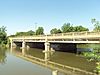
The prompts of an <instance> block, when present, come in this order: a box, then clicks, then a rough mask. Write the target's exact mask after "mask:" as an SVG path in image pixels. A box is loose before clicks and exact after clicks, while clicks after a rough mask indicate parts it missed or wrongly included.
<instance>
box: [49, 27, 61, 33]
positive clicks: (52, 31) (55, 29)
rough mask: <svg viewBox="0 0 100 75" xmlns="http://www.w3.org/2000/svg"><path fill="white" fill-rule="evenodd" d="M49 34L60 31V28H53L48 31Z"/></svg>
mask: <svg viewBox="0 0 100 75" xmlns="http://www.w3.org/2000/svg"><path fill="white" fill-rule="evenodd" d="M50 33H51V34H57V33H61V30H60V29H57V28H54V29H52V30H51V31H50Z"/></svg>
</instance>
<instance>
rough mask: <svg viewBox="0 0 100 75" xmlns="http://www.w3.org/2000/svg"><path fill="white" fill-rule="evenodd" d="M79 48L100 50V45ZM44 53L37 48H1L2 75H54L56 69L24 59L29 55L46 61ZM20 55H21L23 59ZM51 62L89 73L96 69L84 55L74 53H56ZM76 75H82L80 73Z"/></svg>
mask: <svg viewBox="0 0 100 75" xmlns="http://www.w3.org/2000/svg"><path fill="white" fill-rule="evenodd" d="M77 48H78V50H81V49H82V50H87V49H89V50H93V49H99V44H79V45H77ZM42 51H43V50H42V49H36V48H32V49H29V50H24V52H23V51H22V50H21V49H19V48H17V49H4V48H0V75H53V71H56V68H53V69H52V68H48V67H46V66H42V65H39V64H36V63H34V62H32V61H29V60H26V59H24V57H25V55H29V56H32V57H36V58H40V59H42V60H44V53H43V52H42ZM19 55H21V57H20V56H19ZM29 59H30V58H29ZM31 60H34V59H31ZM50 61H51V62H55V63H59V64H62V65H67V66H71V67H75V68H78V69H82V70H85V71H88V72H93V70H94V69H95V62H89V61H87V59H86V58H85V57H83V56H82V55H77V54H74V53H67V52H58V51H55V52H54V53H53V54H52V56H51V57H50ZM60 69H61V68H60ZM64 71H65V70H64ZM57 73H58V75H75V74H73V73H72V74H67V72H66V73H65V72H63V71H61V72H60V71H58V72H57ZM76 75H82V74H81V73H80V74H76ZM83 75H84V74H83Z"/></svg>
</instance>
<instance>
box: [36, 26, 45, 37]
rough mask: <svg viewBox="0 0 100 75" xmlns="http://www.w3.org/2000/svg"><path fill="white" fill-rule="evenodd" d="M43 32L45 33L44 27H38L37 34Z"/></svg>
mask: <svg viewBox="0 0 100 75" xmlns="http://www.w3.org/2000/svg"><path fill="white" fill-rule="evenodd" d="M43 34H44V29H43V27H38V29H37V30H36V35H43Z"/></svg>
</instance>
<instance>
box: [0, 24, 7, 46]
mask: <svg viewBox="0 0 100 75" xmlns="http://www.w3.org/2000/svg"><path fill="white" fill-rule="evenodd" d="M0 44H2V45H3V44H7V33H6V27H5V26H2V27H0Z"/></svg>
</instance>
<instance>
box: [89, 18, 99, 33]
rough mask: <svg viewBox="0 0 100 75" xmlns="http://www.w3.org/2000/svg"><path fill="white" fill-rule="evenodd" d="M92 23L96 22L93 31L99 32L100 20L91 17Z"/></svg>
mask: <svg viewBox="0 0 100 75" xmlns="http://www.w3.org/2000/svg"><path fill="white" fill-rule="evenodd" d="M91 22H92V24H94V29H93V31H96V32H99V31H100V22H99V21H97V20H96V19H91Z"/></svg>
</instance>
